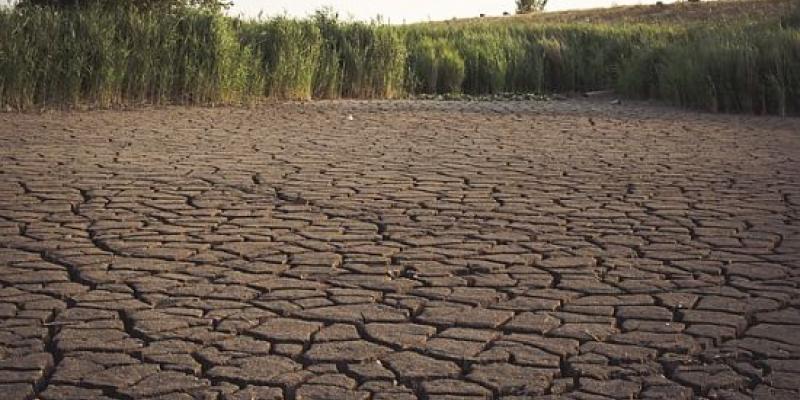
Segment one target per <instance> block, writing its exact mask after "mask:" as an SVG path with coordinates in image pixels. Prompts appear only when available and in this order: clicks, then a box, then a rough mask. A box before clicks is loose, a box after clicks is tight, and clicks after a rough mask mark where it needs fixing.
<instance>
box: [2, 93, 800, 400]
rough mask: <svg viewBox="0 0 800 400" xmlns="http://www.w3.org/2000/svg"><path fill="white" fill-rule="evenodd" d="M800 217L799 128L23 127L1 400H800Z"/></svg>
mask: <svg viewBox="0 0 800 400" xmlns="http://www.w3.org/2000/svg"><path fill="white" fill-rule="evenodd" d="M349 115H352V116H353V118H348V116H349ZM799 210H800V120H798V119H779V118H766V117H763V118H762V117H746V116H726V115H708V114H699V113H693V112H686V111H680V110H675V109H671V108H663V107H653V106H647V105H640V104H625V105H623V106H612V105H609V104H607V102H600V101H594V100H576V101H564V102H536V103H529V102H510V103H490V102H424V101H416V102H413V101H398V102H351V101H337V102H318V103H306V104H302V103H286V104H276V105H270V106H262V107H258V108H255V109H229V108H219V109H203V108H193V109H187V108H178V107H175V108H166V109H154V110H140V111H94V112H75V113H63V112H49V113H43V114H0V398H2V399H7V400H14V399H31V398H34V397H36V398H39V399H43V400H57V399H64V400H66V399H112V398H113V399H145V398H148V399H149V398H153V399H155V398H158V399H175V400H182V399H219V400H234V399H236V400H239V399H242V400H245V399H246V400H251V399H352V400H361V399H375V400H378V399H382V400H388V399H398V400H400V399H499V398H503V399H533V398H537V399H538V398H575V399H606V398H619V399H628V398H646V399H657V398H668V399H674V400H679V399H691V398H719V399H744V398H757V399H797V398H798V397H799V396H800V392H799V390H800V296H798V293H800V224H798V222H799V220H800V214H799V213H798V211H799ZM548 396H549V397H548Z"/></svg>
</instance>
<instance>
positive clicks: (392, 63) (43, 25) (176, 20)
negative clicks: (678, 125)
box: [0, 6, 800, 114]
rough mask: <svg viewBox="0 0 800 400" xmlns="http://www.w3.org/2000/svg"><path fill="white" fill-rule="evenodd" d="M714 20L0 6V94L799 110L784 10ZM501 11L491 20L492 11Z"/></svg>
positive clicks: (796, 32)
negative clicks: (367, 18) (246, 16)
mask: <svg viewBox="0 0 800 400" xmlns="http://www.w3.org/2000/svg"><path fill="white" fill-rule="evenodd" d="M797 12H798V11H795V14H790V16H789V17H782V18H781V17H776V18H774V19H772V20H759V21H753V22H741V23H736V24H730V23H728V24H724V25H723V24H718V25H692V24H690V25H679V24H661V25H659V24H641V23H636V24H618V25H614V24H606V23H597V24H585V23H568V24H563V23H547V24H541V23H530V22H527V21H526V20H525V18H522V17H520V18H509V19H508V20H506V21H505V22H503V23H500V22H496V23H483V22H474V23H455V24H443V23H437V24H418V25H410V26H403V27H393V26H386V25H381V24H366V23H344V22H341V21H338V20H337V19H336V18H334V17H332V16H331V15H329V14H325V13H319V14H318V15H317V16H315V17H314V18H311V19H309V20H303V21H297V20H289V19H285V18H277V19H271V20H266V21H241V20H238V19H235V18H230V17H225V16H223V15H222V14H220V13H219V12H218V11H217V10H215V9H209V8H195V7H176V8H173V9H171V11H169V12H165V11H164V10H163V9H162V10H159V11H154V10H149V9H146V8H125V9H120V8H116V9H109V8H108V7H100V6H92V7H86V8H82V9H77V8H74V7H66V8H41V7H35V6H28V7H22V8H17V9H8V8H6V9H2V10H0V105H2V106H3V107H11V108H15V109H30V108H33V107H38V106H60V105H67V106H69V105H75V104H87V103H88V104H90V105H94V106H100V107H109V106H115V105H124V104H140V103H155V104H164V103H182V104H215V103H242V102H251V101H257V100H259V99H262V98H266V97H274V98H286V99H308V98H339V97H352V98H394V97H401V96H405V95H409V94H422V93H425V94H458V93H464V94H466V95H487V94H489V95H495V94H500V93H508V92H513V93H552V92H583V91H592V90H601V89H616V90H618V91H619V92H620V93H622V94H624V95H626V96H629V97H635V98H653V99H661V100H666V101H669V102H671V103H673V104H677V105H680V106H685V107H693V108H699V109H705V110H709V111H720V112H747V113H759V114H761V113H770V114H800V28H799V27H798V24H797V22H796V21H797V20H798V19H797V15H799V14H797ZM498 21H500V20H498Z"/></svg>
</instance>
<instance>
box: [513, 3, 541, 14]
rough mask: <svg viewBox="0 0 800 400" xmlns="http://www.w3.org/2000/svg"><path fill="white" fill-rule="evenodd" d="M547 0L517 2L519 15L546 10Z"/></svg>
mask: <svg viewBox="0 0 800 400" xmlns="http://www.w3.org/2000/svg"><path fill="white" fill-rule="evenodd" d="M546 5H547V0H517V14H527V13H531V12H534V11H542V10H544V6H546Z"/></svg>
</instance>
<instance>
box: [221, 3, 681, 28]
mask: <svg viewBox="0 0 800 400" xmlns="http://www.w3.org/2000/svg"><path fill="white" fill-rule="evenodd" d="M656 1H657V0H550V1H549V4H548V5H547V10H548V11H556V10H568V9H576V8H594V7H609V6H612V5H625V4H655V3H656ZM233 2H234V6H233V8H232V9H231V11H230V12H231V14H234V15H244V16H246V17H256V16H258V13H259V12H260V11H263V13H264V16H274V15H283V14H287V15H289V16H292V17H305V16H307V15H309V14H311V13H313V12H314V11H315V10H318V9H320V8H322V7H325V6H330V7H332V8H333V9H334V10H336V11H338V12H339V15H340V17H342V18H344V19H349V18H350V17H352V18H354V19H358V20H364V21H369V20H371V19H374V18H375V17H376V16H377V15H379V14H380V15H381V16H383V19H384V21H387V20H388V21H390V22H392V23H403V22H404V21H405V22H417V21H427V20H434V21H435V20H445V19H450V18H453V17H458V18H464V17H477V16H478V15H480V14H481V13H484V14H487V15H502V14H503V11H508V12H511V13H513V12H514V9H515V8H516V5H515V2H514V0H233ZM671 2H672V1H670V0H666V1H665V3H671Z"/></svg>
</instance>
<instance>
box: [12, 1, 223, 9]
mask: <svg viewBox="0 0 800 400" xmlns="http://www.w3.org/2000/svg"><path fill="white" fill-rule="evenodd" d="M94 4H100V5H102V6H103V7H130V6H135V7H140V8H177V7H199V8H209V9H220V8H224V7H228V6H230V1H227V0H20V1H19V3H18V4H17V5H18V6H19V7H27V6H41V7H80V6H88V5H94Z"/></svg>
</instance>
